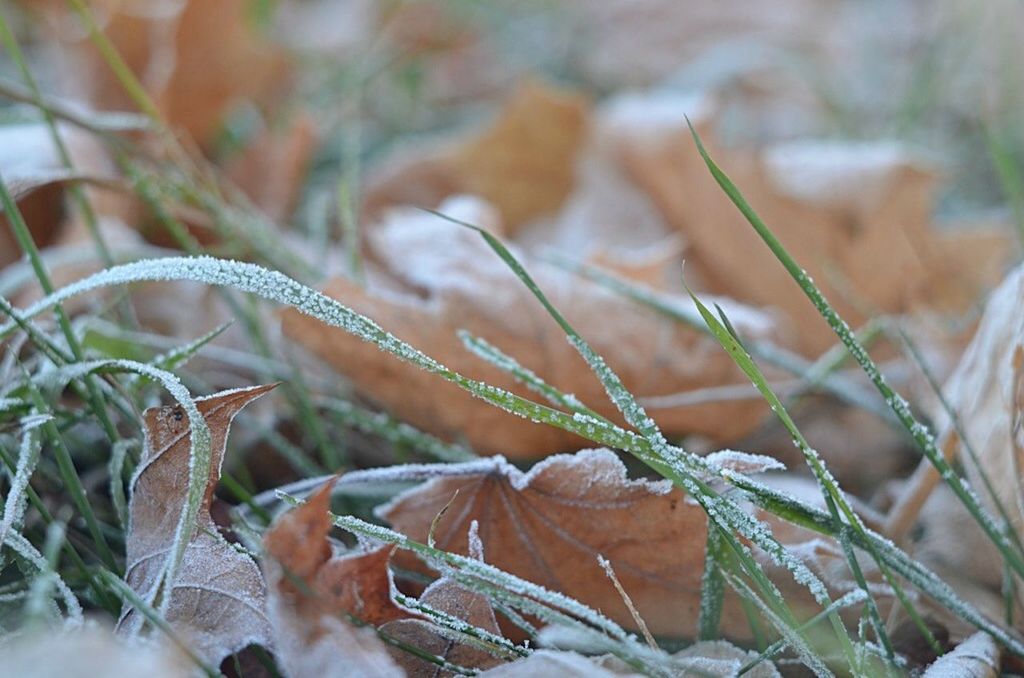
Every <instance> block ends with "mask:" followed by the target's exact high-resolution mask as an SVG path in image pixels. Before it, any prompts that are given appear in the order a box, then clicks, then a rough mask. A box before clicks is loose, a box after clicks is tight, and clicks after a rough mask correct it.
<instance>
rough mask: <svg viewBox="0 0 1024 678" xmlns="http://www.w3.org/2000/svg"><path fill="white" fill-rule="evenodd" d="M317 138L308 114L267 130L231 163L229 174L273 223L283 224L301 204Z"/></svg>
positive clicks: (227, 172) (227, 170) (231, 179)
mask: <svg viewBox="0 0 1024 678" xmlns="http://www.w3.org/2000/svg"><path fill="white" fill-rule="evenodd" d="M316 137H317V135H316V130H315V127H314V124H313V120H312V118H311V117H310V116H308V115H300V116H297V117H295V119H293V120H291V121H289V123H288V124H287V125H286V126H284V127H283V128H281V129H277V128H271V129H264V130H262V131H261V132H260V133H259V134H258V135H257V136H256V137H255V138H254V139H252V140H251V141H250V142H249V143H248V144H246V146H245V148H244V149H243V150H242V152H241V154H240V155H238V156H236V157H234V158H232V159H231V160H230V162H228V163H227V166H226V168H225V173H226V174H227V177H228V179H229V180H230V181H231V182H232V183H233V184H234V185H235V186H237V187H238V188H240V189H242V190H243V191H244V192H245V193H246V194H247V195H248V196H249V198H250V199H251V200H252V201H253V203H254V204H255V205H256V207H258V208H259V209H260V211H262V212H263V213H264V214H266V215H267V217H268V218H269V219H270V220H271V221H274V222H278V223H283V222H285V221H286V220H287V219H288V218H289V217H290V216H291V213H292V210H293V209H294V208H295V204H296V202H297V201H298V198H299V194H300V191H301V189H302V182H303V180H304V179H305V176H306V169H307V165H308V164H309V162H310V160H311V159H312V157H313V152H314V150H315V145H316V142H317V138H316Z"/></svg>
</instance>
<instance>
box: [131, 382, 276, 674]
mask: <svg viewBox="0 0 1024 678" xmlns="http://www.w3.org/2000/svg"><path fill="white" fill-rule="evenodd" d="M272 388H273V385H268V386H255V387H251V388H244V389H237V390H232V391H223V392H221V393H217V394H215V395H212V396H210V397H207V398H203V399H198V400H196V406H197V407H198V409H199V412H200V413H201V414H202V415H203V417H204V418H205V419H206V422H207V425H208V426H209V429H210V435H211V464H210V477H209V479H208V480H207V485H206V495H205V498H204V500H203V503H202V505H201V507H200V510H199V514H198V517H197V524H196V529H195V532H194V536H193V538H192V540H191V541H190V542H189V543H188V545H187V548H186V550H185V555H184V559H183V561H182V563H181V567H180V569H179V570H178V575H177V577H176V578H175V579H174V581H173V582H169V583H166V582H164V581H163V580H164V572H165V568H166V565H167V560H168V554H169V550H170V548H171V546H172V543H173V540H174V538H175V534H176V528H177V524H178V519H179V515H180V513H181V510H182V507H183V506H184V504H185V502H186V492H187V489H188V476H189V464H190V459H189V445H190V439H191V432H190V428H189V423H188V418H187V417H186V416H185V414H184V412H183V411H182V408H181V407H180V406H176V405H175V406H163V407H154V408H150V409H148V410H146V412H145V414H144V424H145V431H146V439H145V447H144V451H143V455H142V459H141V461H140V463H139V467H138V470H137V471H136V475H135V478H134V479H133V482H132V495H131V501H130V502H129V506H128V514H129V526H128V535H127V563H126V574H125V579H126V581H127V582H128V583H129V585H131V587H132V588H133V589H135V591H136V592H138V593H139V595H140V596H141V597H142V599H143V600H146V601H147V602H150V603H153V602H154V601H156V600H157V599H158V598H159V599H160V600H161V601H163V602H162V603H161V604H162V605H163V606H164V609H165V610H166V613H165V616H166V619H167V621H168V622H170V624H171V626H172V627H173V628H174V629H175V631H176V632H178V633H179V634H180V635H181V636H182V637H183V638H186V639H187V640H188V642H189V643H190V647H191V648H192V649H193V650H194V651H195V653H196V654H197V655H198V656H199V657H201V658H202V659H204V660H206V662H207V663H209V664H211V665H213V666H217V665H219V664H220V662H221V660H222V659H223V658H224V657H225V656H227V655H229V654H231V653H234V652H237V651H239V650H241V649H243V648H244V647H246V646H247V645H250V644H253V643H259V644H263V645H267V644H268V643H269V637H270V628H269V622H268V620H267V616H266V613H265V612H264V599H265V596H266V590H265V587H264V584H263V578H262V576H261V575H260V571H259V567H258V566H257V565H256V563H255V562H254V561H253V560H252V559H251V558H250V557H249V556H248V555H246V554H245V553H244V552H242V551H241V550H239V549H238V548H236V547H235V546H233V545H232V544H230V543H228V542H227V541H226V540H225V539H224V538H223V537H222V536H221V535H220V533H219V532H218V530H217V526H216V524H215V523H214V522H213V519H212V518H211V517H210V502H211V500H212V498H213V491H214V488H215V486H216V484H217V481H218V480H219V479H220V469H221V463H222V462H223V459H224V450H225V444H226V442H227V436H228V430H229V428H230V426H231V421H232V419H234V417H235V415H236V414H238V412H239V411H240V410H241V409H242V408H243V407H245V406H246V405H247V404H248V403H250V402H252V401H253V400H255V399H256V398H258V397H260V396H261V395H263V394H264V393H266V392H267V391H269V390H270V389H272ZM158 589H159V590H158ZM168 596H169V598H168ZM144 624H145V617H144V616H143V615H142V614H141V613H140V612H139V611H138V610H135V609H134V608H132V607H131V606H128V607H126V608H125V609H124V611H123V612H122V617H121V621H120V622H119V628H120V630H121V631H122V632H124V633H127V634H135V633H137V632H138V631H139V630H141V629H142V627H143V625H144Z"/></svg>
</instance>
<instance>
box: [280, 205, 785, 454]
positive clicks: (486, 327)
mask: <svg viewBox="0 0 1024 678" xmlns="http://www.w3.org/2000/svg"><path fill="white" fill-rule="evenodd" d="M443 209H444V210H445V212H446V213H448V214H450V215H452V216H454V217H457V218H461V219H463V220H465V221H468V222H471V223H477V224H481V225H483V226H485V227H491V226H492V225H493V224H495V223H496V216H495V215H494V213H493V212H492V211H490V210H488V209H487V208H486V205H483V204H481V203H480V202H479V201H476V200H472V199H458V200H453V201H450V202H449V203H445V205H444V207H443ZM368 237H369V239H370V245H371V248H372V254H373V255H374V256H375V258H376V259H377V260H378V261H379V262H380V264H381V266H382V267H383V268H384V274H385V275H381V276H375V277H373V278H371V280H370V284H369V285H368V287H367V288H365V289H364V288H362V287H360V286H358V285H356V284H355V283H352V282H350V281H348V280H347V279H344V278H335V279H333V280H331V281H330V282H329V283H328V284H327V286H326V288H325V293H326V294H328V295H329V296H332V297H334V298H336V299H338V300H340V301H341V302H342V303H344V304H345V305H347V306H349V307H350V308H353V309H355V310H356V311H359V312H361V313H364V314H366V315H368V316H370V317H372V318H373V319H374V320H376V321H377V322H378V323H380V324H381V325H382V326H383V327H384V328H385V329H387V330H388V331H390V332H392V333H394V334H395V335H397V336H398V337H400V338H402V339H405V340H406V341H408V342H410V343H411V344H413V345H414V346H416V347H418V348H420V349H421V350H423V351H425V352H426V353H427V354H429V355H430V356H432V357H434V358H436V359H437V360H439V361H440V362H442V363H443V364H445V365H447V366H448V367H450V368H452V369H455V370H458V371H459V372H461V373H463V374H465V375H467V376H470V377H473V378H477V379H482V380H484V381H486V382H487V383H489V384H493V385H496V386H501V387H503V388H509V389H512V390H514V391H516V392H518V393H521V394H524V395H530V396H531V397H535V396H532V395H531V394H529V392H528V391H526V390H525V389H524V388H523V387H522V386H519V385H517V384H516V383H515V382H514V380H513V379H512V378H511V377H510V376H508V375H507V373H505V372H503V371H501V370H499V369H497V368H495V367H493V366H491V365H490V364H489V363H485V362H483V361H482V360H481V359H479V358H477V357H476V356H474V355H472V354H470V353H469V352H468V351H467V350H466V349H465V348H464V347H463V345H462V344H461V342H460V340H459V338H458V337H457V335H456V331H457V330H459V329H465V330H467V331H469V332H471V333H473V334H475V335H477V336H480V337H482V338H484V339H486V340H487V341H488V342H490V343H492V344H493V345H495V346H497V347H498V348H500V349H501V350H502V351H504V352H505V353H507V354H509V355H511V356H513V357H514V358H516V359H517V360H519V361H521V362H522V364H524V365H525V366H526V367H528V368H530V369H532V370H534V372H536V373H537V374H539V375H540V376H541V377H542V378H544V379H545V380H546V381H548V382H549V383H551V384H552V385H554V386H556V387H558V388H560V389H562V390H563V391H565V392H568V393H574V394H576V396H577V397H579V398H580V400H581V401H582V402H584V403H586V404H587V405H589V406H591V407H593V408H595V409H596V410H598V411H599V412H601V413H602V414H604V415H605V416H608V417H612V418H616V419H618V418H619V416H618V414H617V412H616V411H615V409H614V407H613V406H612V405H611V403H609V402H608V400H607V396H606V394H605V391H604V389H603V387H602V386H601V384H600V382H599V381H598V380H597V378H596V377H594V375H593V374H592V373H591V371H590V369H589V368H588V367H587V365H586V363H584V362H583V360H582V359H581V358H580V357H579V356H578V355H577V354H576V353H575V351H574V349H573V348H572V347H571V346H570V345H569V344H568V342H567V341H566V339H565V335H564V332H563V331H562V329H561V328H560V327H559V326H558V325H557V324H556V323H555V322H554V321H553V320H551V318H550V317H548V315H547V313H546V312H545V311H544V309H543V307H542V306H541V305H540V304H539V303H538V302H537V301H536V299H534V298H533V297H532V295H531V294H530V292H529V291H528V290H527V289H526V287H525V286H524V285H523V284H522V283H521V282H520V281H519V280H518V279H517V278H516V277H515V275H514V274H513V273H512V272H511V271H509V270H508V269H507V267H505V266H504V264H503V263H502V262H501V260H500V259H499V258H498V257H497V255H495V254H494V253H493V252H492V251H491V250H490V249H489V247H488V246H487V244H486V243H485V242H484V241H483V240H482V239H481V238H480V236H479V235H478V234H476V233H474V232H472V231H470V230H468V229H465V228H460V227H458V226H455V225H453V224H451V223H449V222H447V221H445V220H443V219H441V218H439V217H436V216H434V215H430V214H425V213H422V212H419V211H413V210H408V211H396V212H394V213H393V214H392V216H391V218H390V219H389V220H388V221H386V222H385V223H382V224H380V225H379V226H377V227H375V228H374V229H372V230H371V231H370V232H369V233H368ZM517 256H519V253H518V252H517ZM522 260H523V261H524V264H525V266H526V267H527V268H528V269H529V270H530V272H531V274H532V275H533V276H534V278H535V279H536V280H537V283H538V284H539V285H540V287H541V289H543V290H544V291H545V293H546V294H547V295H548V296H549V298H550V299H551V301H552V303H554V305H555V306H556V307H557V308H559V309H561V310H562V311H563V312H564V313H565V315H566V317H567V318H568V319H569V322H570V323H572V324H573V326H575V327H576V329H577V330H578V331H579V332H580V333H581V334H582V335H583V337H585V338H586V339H587V340H588V341H589V342H591V344H592V345H593V346H594V348H595V350H597V352H598V353H600V354H601V355H602V356H603V357H604V358H605V359H606V360H607V362H608V364H609V365H611V367H612V368H613V369H615V370H616V371H617V372H618V374H619V375H620V376H621V377H622V379H623V382H624V383H625V384H626V387H627V388H629V389H630V390H631V391H632V392H633V393H635V394H636V395H637V396H640V397H649V396H654V395H663V394H666V393H675V392H677V391H681V390H688V389H691V388H697V387H703V386H709V385H724V384H735V383H740V382H745V379H744V377H743V376H742V374H741V373H740V372H739V370H738V369H737V368H736V366H735V365H734V364H733V363H732V361H731V359H730V358H729V357H728V355H727V354H725V353H724V352H723V351H722V350H721V348H720V347H719V346H718V344H717V343H716V342H715V341H714V340H713V339H711V338H709V337H707V336H706V335H704V334H702V333H700V332H698V331H697V330H694V329H690V328H688V327H685V326H683V325H681V324H679V323H676V322H674V321H671V320H668V319H666V318H664V317H663V316H661V315H659V314H658V313H657V312H655V311H652V310H650V309H646V308H643V307H640V306H638V305H637V304H635V303H633V302H631V301H629V300H627V299H624V298H623V297H621V296H619V295H617V294H615V293H613V292H610V291H608V290H607V289H605V288H603V287H602V286H600V285H599V284H597V283H591V282H588V281H584V280H580V279H578V278H577V277H575V276H573V275H572V274H570V273H567V272H565V271H562V270H560V269H558V268H556V267H554V266H550V265H548V264H544V263H541V262H537V261H533V260H531V259H529V258H527V257H523V258H522ZM664 300H665V302H666V303H669V304H676V305H678V306H680V307H681V308H684V309H691V310H692V308H693V307H692V302H691V301H689V300H688V299H684V298H682V297H681V296H671V295H666V296H665V297H664ZM722 304H723V306H725V307H726V309H727V311H728V313H729V316H730V318H731V319H732V321H733V323H734V324H735V325H736V326H737V328H738V330H739V331H740V332H741V333H743V335H744V336H745V337H751V338H753V337H758V336H765V335H766V334H767V333H768V331H769V330H770V328H771V321H770V320H769V319H768V317H767V316H765V315H763V314H761V313H758V312H755V311H751V310H750V309H747V308H744V307H742V306H739V305H736V304H732V303H730V302H727V301H724V300H723V301H722ZM283 318H284V321H283V327H284V332H285V335H286V336H287V337H289V338H291V339H293V340H295V341H298V342H299V343H301V344H302V345H304V346H305V347H307V348H309V349H310V350H312V351H313V352H314V353H316V354H317V355H318V356H320V357H321V358H322V359H324V360H326V361H327V362H329V363H330V364H331V365H332V366H333V367H334V368H335V369H336V370H338V371H339V372H340V373H341V374H343V375H345V376H346V377H348V378H349V379H351V380H352V381H353V382H354V383H355V385H356V387H357V388H358V389H359V390H360V391H361V392H362V393H364V394H366V395H367V396H369V397H371V398H372V399H374V400H376V401H377V402H379V403H381V404H382V405H384V407H386V408H387V409H388V410H390V411H391V412H392V413H394V414H395V415H397V416H399V417H401V418H403V419H406V420H408V421H410V422H411V423H413V424H415V425H417V426H419V427H421V428H423V429H425V430H428V431H430V432H432V433H435V434H437V435H440V436H442V437H446V438H449V439H454V438H458V437H464V438H465V440H467V441H468V442H469V443H470V444H471V445H472V446H473V447H474V448H475V449H477V450H478V451H480V452H484V453H501V454H505V455H507V456H509V457H516V458H521V457H530V456H533V457H536V456H539V455H543V454H546V453H550V452H555V451H561V450H565V449H572V448H578V447H580V446H581V445H582V441H580V439H578V438H577V437H575V436H573V435H571V434H567V433H565V432H563V431H559V430H557V429H554V428H551V427H548V426H540V425H535V424H532V423H529V422H527V421H525V420H523V419H521V418H519V417H515V416H512V415H509V414H507V413H505V412H502V411H500V410H498V409H496V408H494V407H492V406H490V405H488V404H487V403H484V402H483V401H480V400H478V399H476V398H473V397H472V396H470V395H469V394H468V393H466V392H464V391H462V390H461V389H459V388H458V387H456V386H454V385H450V384H447V383H444V382H442V381H440V380H439V379H438V378H437V377H435V376H433V375H430V374H427V373H425V372H423V371H421V370H419V369H417V368H415V367H412V366H410V365H408V364H406V363H403V362H400V361H398V360H396V359H394V358H393V357H391V356H388V355H386V354H384V353H382V352H380V351H379V350H378V349H377V348H376V347H374V346H372V345H369V344H367V343H365V342H363V341H362V340H360V339H357V338H355V337H353V336H352V335H349V334H347V333H345V332H344V331H342V330H336V329H332V328H327V327H325V326H324V325H323V324H321V323H320V322H318V321H316V320H314V319H312V318H310V317H307V316H304V315H301V314H299V313H297V312H294V311H285V312H284V314H283ZM764 412H765V408H764V406H763V403H760V402H759V401H751V400H748V401H744V402H728V401H726V402H719V403H706V404H700V405H697V406H692V407H681V408H675V409H666V410H662V411H661V412H659V414H658V415H657V420H658V423H659V424H660V425H661V426H662V427H663V428H664V429H665V431H666V432H667V433H670V434H673V435H677V434H684V433H700V434H702V435H705V436H708V437H710V438H712V439H714V440H728V439H732V438H735V437H737V436H739V435H742V434H743V433H745V432H747V431H750V430H751V429H752V428H753V427H754V426H756V425H757V423H758V421H759V420H760V419H761V417H762V416H763V413H764Z"/></svg>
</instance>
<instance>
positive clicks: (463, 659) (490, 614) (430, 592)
mask: <svg viewBox="0 0 1024 678" xmlns="http://www.w3.org/2000/svg"><path fill="white" fill-rule="evenodd" d="M420 602H421V603H424V604H426V605H429V606H430V607H432V608H434V609H435V610H440V611H441V612H445V613H447V614H450V615H452V616H454V617H457V618H458V619H461V620H463V621H464V622H466V623H468V624H471V625H473V626H475V627H477V628H481V629H484V630H486V631H490V632H491V633H495V634H498V635H501V629H500V628H498V622H497V620H496V619H495V618H494V610H493V609H491V604H490V602H489V601H488V600H487V598H485V597H484V596H482V595H480V594H479V593H473V592H472V591H470V590H468V589H466V588H463V587H462V586H459V585H458V584H456V583H455V582H453V581H451V580H450V579H447V578H444V577H442V578H441V579H438V580H437V581H435V582H434V583H432V584H431V585H430V586H428V587H427V589H426V590H425V591H424V592H423V595H421V596H420ZM381 631H383V632H384V633H387V634H388V635H390V636H391V637H393V638H397V639H398V640H401V641H403V642H405V643H407V644H409V645H412V646H413V647H417V648H419V649H421V650H424V651H426V652H429V653H431V654H433V655H435V656H438V657H441V658H443V659H446V660H447V661H449V662H451V663H453V664H456V665H458V666H463V667H466V668H472V669H488V668H491V667H492V666H497V665H499V664H501V663H503V662H502V660H500V659H498V658H497V657H494V656H493V655H491V654H490V653H488V652H486V651H484V650H482V649H480V648H477V647H475V646H473V645H470V644H468V643H463V642H459V641H457V640H452V639H451V638H449V637H448V636H446V635H444V634H443V633H442V632H440V631H439V630H438V627H436V626H434V625H433V624H430V623H427V622H425V621H421V620H419V619H405V620H400V621H394V622H390V623H388V624H385V625H384V626H382V627H381ZM392 655H393V656H394V659H395V661H396V662H397V663H398V665H399V666H401V667H402V668H403V669H404V670H405V672H406V674H407V675H409V676H414V677H416V676H434V677H436V678H440V677H441V676H449V675H454V674H452V673H450V672H448V671H444V670H442V669H440V668H439V667H438V666H437V665H436V664H432V663H430V662H428V661H426V660H424V659H420V658H419V657H417V656H415V655H413V654H410V653H408V652H404V651H402V650H401V649H397V648H396V650H395V651H393V652H392Z"/></svg>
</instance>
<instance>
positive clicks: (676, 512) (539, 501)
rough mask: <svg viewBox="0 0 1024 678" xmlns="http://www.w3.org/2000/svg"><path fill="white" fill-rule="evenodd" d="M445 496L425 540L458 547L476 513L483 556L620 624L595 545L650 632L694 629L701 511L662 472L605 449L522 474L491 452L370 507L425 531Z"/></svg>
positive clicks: (406, 527)
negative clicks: (648, 472) (489, 461)
mask: <svg viewBox="0 0 1024 678" xmlns="http://www.w3.org/2000/svg"><path fill="white" fill-rule="evenodd" d="M456 490H457V491H458V496H456V497H455V498H454V499H452V497H453V496H454V495H455V492H456ZM449 502H451V507H450V508H449V509H448V511H447V512H446V513H445V514H444V515H443V516H442V517H441V519H440V521H439V522H438V525H437V529H436V532H435V539H436V545H437V548H439V549H442V550H446V551H454V552H457V553H467V551H468V547H469V544H468V541H467V536H466V535H467V531H468V529H469V527H470V523H471V522H472V521H473V520H477V521H479V526H480V527H479V533H480V538H481V539H482V541H483V542H484V543H485V544H494V545H496V547H495V548H494V549H492V550H491V552H490V554H489V558H488V560H489V562H490V564H492V565H494V566H495V567H498V568H501V569H502V570H506V571H508V572H511V573H513V574H516V575H518V576H520V577H522V578H524V579H527V580H530V581H532V582H535V583H537V584H540V585H542V586H545V587H547V588H550V589H552V590H555V591H561V592H562V593H565V594H566V595H569V596H573V597H575V598H577V599H578V600H580V601H581V602H583V603H586V604H587V605H590V606H591V607H594V608H596V609H600V610H601V611H602V612H604V613H605V614H607V615H609V616H610V617H611V618H612V619H614V620H615V621H617V622H619V623H622V624H626V625H629V626H632V625H633V620H632V616H631V615H630V613H629V611H628V610H627V608H626V606H625V605H624V603H623V602H622V598H621V596H620V595H619V593H618V592H617V591H616V590H615V587H614V585H613V584H612V582H611V581H610V580H609V579H608V576H607V575H606V574H605V571H604V569H603V568H602V567H601V566H600V565H599V564H598V562H597V556H598V555H603V556H604V557H605V558H607V559H608V560H609V561H610V562H611V564H612V567H613V568H614V570H615V572H616V574H617V575H618V578H619V580H620V581H621V583H622V586H623V587H624V588H625V590H626V592H627V593H628V594H629V595H630V597H631V598H632V599H633V602H634V603H635V605H636V607H637V609H638V610H639V612H640V616H641V617H642V618H643V619H644V620H645V621H646V622H647V625H648V626H649V627H650V629H651V632H652V633H655V634H671V635H681V636H687V635H692V634H693V632H694V631H695V629H696V621H697V612H698V607H699V602H700V584H701V573H702V568H703V564H704V542H705V537H706V524H707V519H706V517H705V514H704V512H703V510H701V509H700V507H698V506H696V505H694V504H690V503H688V502H687V501H686V498H685V497H684V495H683V494H682V492H680V491H679V490H674V489H672V488H671V486H670V485H669V484H668V483H667V482H661V483H650V482H647V481H643V480H638V481H632V480H629V479H627V477H626V469H625V467H624V466H623V465H622V463H621V462H620V461H619V460H618V458H617V457H616V456H615V455H614V454H613V453H612V452H610V451H608V450H587V451H584V452H579V453H577V454H576V455H573V456H568V455H557V456H553V457H549V458H548V459H546V460H545V461H543V462H541V463H540V464H538V465H536V466H535V467H534V468H533V469H532V470H531V471H530V472H529V473H522V472H520V471H519V470H518V469H516V468H515V467H513V466H511V465H509V464H507V463H506V462H504V461H503V460H501V459H500V458H499V459H496V460H495V463H494V470H493V471H492V472H490V473H481V474H477V475H471V476H461V477H454V476H453V477H447V478H437V479H434V480H431V481H429V482H427V483H426V484H424V485H422V486H421V487H418V488H415V489H413V490H410V491H409V492H407V493H405V494H403V495H400V496H399V497H398V498H397V499H395V500H394V501H393V502H392V503H390V504H388V505H387V506H385V507H382V509H380V515H381V517H382V518H384V519H386V520H387V521H388V522H390V523H391V524H392V525H394V527H395V529H396V530H398V531H399V532H402V533H403V534H406V535H408V536H409V537H411V538H412V539H416V540H425V539H426V536H427V533H428V531H429V530H430V525H431V522H432V521H433V519H434V516H436V515H437V514H438V512H440V510H441V509H442V508H443V507H444V506H446V505H447V504H448V503H449ZM401 557H402V555H401V554H399V555H398V556H396V558H401ZM402 562H403V563H405V560H403V561H402ZM408 566H409V567H411V568H415V567H417V566H416V565H415V564H414V563H411V562H410V563H408ZM731 621H735V622H739V621H741V620H740V618H737V619H735V620H731ZM727 625H728V623H727Z"/></svg>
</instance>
